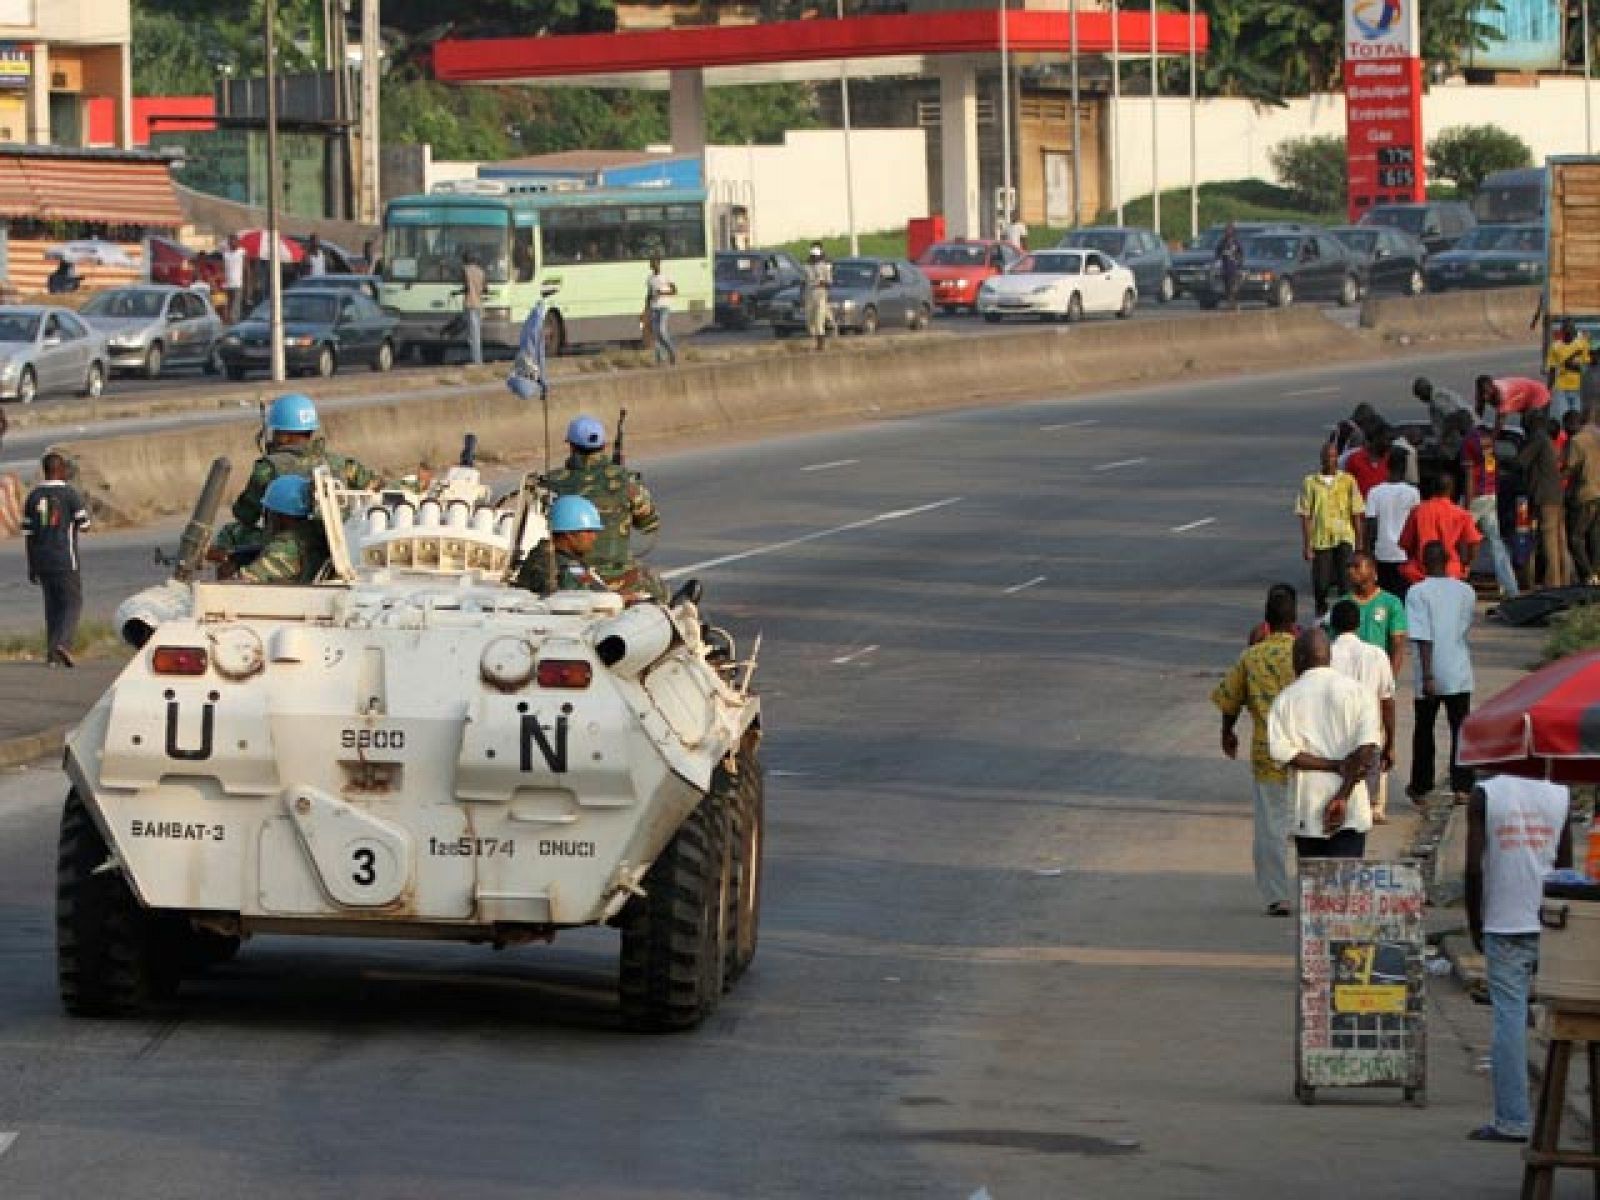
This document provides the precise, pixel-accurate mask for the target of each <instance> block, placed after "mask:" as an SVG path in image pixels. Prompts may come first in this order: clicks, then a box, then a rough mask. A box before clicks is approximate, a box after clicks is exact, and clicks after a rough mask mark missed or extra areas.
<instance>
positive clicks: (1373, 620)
mask: <svg viewBox="0 0 1600 1200" xmlns="http://www.w3.org/2000/svg"><path fill="white" fill-rule="evenodd" d="M1344 578H1345V583H1346V584H1347V585H1348V587H1349V589H1350V590H1349V591H1347V592H1346V593H1345V594H1344V596H1343V599H1345V600H1350V601H1353V602H1354V603H1355V606H1356V611H1357V613H1358V614H1359V615H1360V618H1361V619H1360V622H1359V628H1358V629H1357V635H1358V636H1359V637H1360V638H1361V640H1362V641H1363V642H1365V643H1366V644H1367V645H1369V646H1372V647H1373V648H1375V649H1377V650H1379V651H1381V652H1382V654H1383V655H1384V657H1386V658H1387V659H1388V660H1389V669H1390V670H1391V671H1393V672H1394V674H1395V676H1396V677H1398V676H1399V674H1400V670H1401V668H1402V667H1404V666H1405V661H1406V606H1405V604H1404V603H1403V602H1402V601H1401V600H1400V598H1399V597H1398V596H1395V595H1394V594H1392V593H1390V592H1386V591H1384V590H1383V589H1382V588H1380V587H1379V586H1378V563H1377V560H1376V559H1374V558H1373V557H1372V555H1370V554H1368V553H1366V552H1365V551H1362V552H1361V553H1359V554H1354V555H1351V557H1350V566H1349V568H1348V569H1347V570H1346V571H1345V573H1344Z"/></svg>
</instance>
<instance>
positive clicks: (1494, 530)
mask: <svg viewBox="0 0 1600 1200" xmlns="http://www.w3.org/2000/svg"><path fill="white" fill-rule="evenodd" d="M1536 411H1538V410H1536ZM1524 415H1526V414H1524ZM1461 465H1462V467H1463V468H1464V469H1465V470H1464V473H1465V475H1466V480H1467V511H1468V512H1469V513H1471V514H1472V521H1473V524H1475V525H1476V526H1477V527H1478V532H1479V533H1481V534H1482V535H1483V540H1484V541H1485V542H1487V543H1488V546H1489V558H1490V561H1491V563H1492V564H1493V566H1494V578H1495V582H1496V583H1498V584H1499V585H1500V598H1501V599H1502V600H1515V599H1516V598H1517V590H1518V589H1517V572H1516V570H1515V569H1514V568H1513V567H1512V565H1511V555H1509V554H1507V553H1506V544H1505V542H1504V541H1502V540H1501V537H1500V490H1499V489H1500V467H1499V464H1498V463H1497V462H1496V461H1495V453H1494V433H1493V432H1492V431H1491V430H1490V429H1489V428H1488V427H1486V426H1484V425H1477V426H1474V427H1473V430H1472V432H1471V433H1469V434H1467V437H1466V440H1465V441H1464V442H1462V443H1461ZM1424 545H1426V543H1424Z"/></svg>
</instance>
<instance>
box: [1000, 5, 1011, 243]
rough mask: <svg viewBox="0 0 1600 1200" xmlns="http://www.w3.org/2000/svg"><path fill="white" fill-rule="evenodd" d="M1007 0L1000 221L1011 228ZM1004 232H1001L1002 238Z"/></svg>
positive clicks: (1002, 73)
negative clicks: (1001, 210)
mask: <svg viewBox="0 0 1600 1200" xmlns="http://www.w3.org/2000/svg"><path fill="white" fill-rule="evenodd" d="M1008 3H1009V0H1000V195H1001V208H1002V209H1003V210H1004V211H1003V212H1002V214H1001V217H1000V220H1001V223H1002V225H1003V226H1004V227H1005V229H1009V228H1010V227H1011V215H1012V202H1011V42H1010V39H1009V38H1008V37H1007V33H1008V26H1009V24H1010V22H1009V20H1008V16H1007V14H1008V11H1009V10H1008V8H1007V5H1008ZM1004 232H1005V230H1004V229H1002V230H1001V234H1002V236H1004Z"/></svg>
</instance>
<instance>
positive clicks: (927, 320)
mask: <svg viewBox="0 0 1600 1200" xmlns="http://www.w3.org/2000/svg"><path fill="white" fill-rule="evenodd" d="M932 324H933V309H931V308H930V307H928V306H927V305H926V304H919V305H918V306H917V312H916V315H915V316H914V317H912V318H911V328H913V329H926V328H928V326H930V325H932Z"/></svg>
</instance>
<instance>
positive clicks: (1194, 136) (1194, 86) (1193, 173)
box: [1189, 0, 1200, 240]
mask: <svg viewBox="0 0 1600 1200" xmlns="http://www.w3.org/2000/svg"><path fill="white" fill-rule="evenodd" d="M1199 69H1200V56H1199V54H1198V52H1197V50H1196V39H1195V32H1194V0H1189V237H1190V239H1191V240H1192V239H1194V238H1197V237H1199V236H1200V135H1199V113H1198V109H1199V95H1200V81H1199V75H1198V72H1199Z"/></svg>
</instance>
